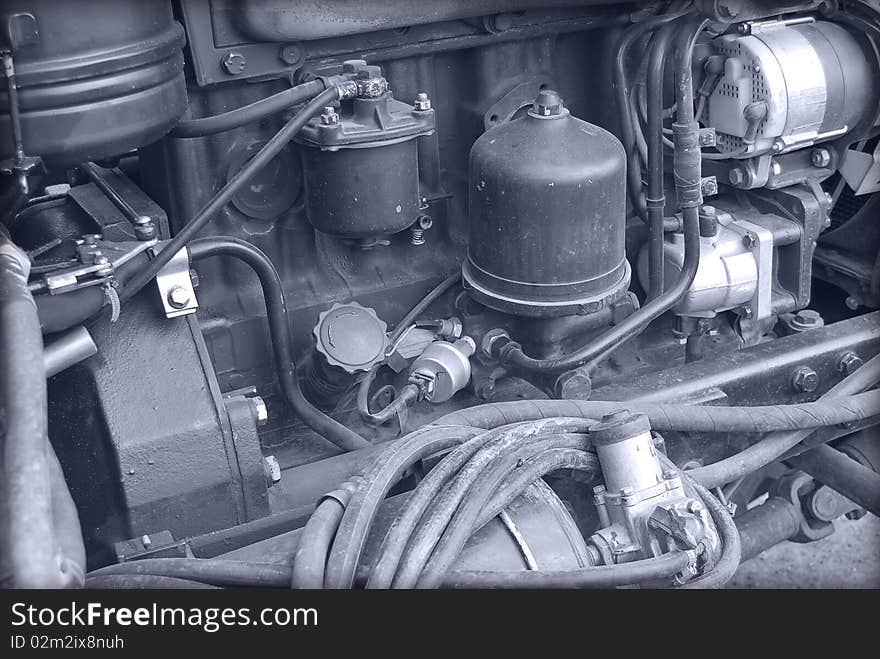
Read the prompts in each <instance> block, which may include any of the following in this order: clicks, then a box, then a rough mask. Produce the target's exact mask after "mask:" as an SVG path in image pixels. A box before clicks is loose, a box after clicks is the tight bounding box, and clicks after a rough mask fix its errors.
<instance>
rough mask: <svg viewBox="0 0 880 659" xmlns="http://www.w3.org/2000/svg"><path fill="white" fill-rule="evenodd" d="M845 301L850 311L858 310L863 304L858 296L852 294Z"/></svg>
mask: <svg viewBox="0 0 880 659" xmlns="http://www.w3.org/2000/svg"><path fill="white" fill-rule="evenodd" d="M843 303H844V304H845V305H846V308H847V309H849V310H850V311H855V310H857V309H858V308H859V307H860V306H861V304H862V303H861V302H860V301H859V300H858V299H857V298H855V297H853V296H852V295H850V296H849V297H847V298H846V300H844V301H843Z"/></svg>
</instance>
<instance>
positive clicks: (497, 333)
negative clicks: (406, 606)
mask: <svg viewBox="0 0 880 659" xmlns="http://www.w3.org/2000/svg"><path fill="white" fill-rule="evenodd" d="M498 339H510V334H508V333H507V330H504V329H501V328H500V327H496V328H494V329H490V330H489V331H488V332H486V333H485V334H484V335H483V340H482V341H480V352H482V353H483V354H484V355H485V356H487V357H491V356H492V346H493V345H494V344H495V342H496V341H497V340H498Z"/></svg>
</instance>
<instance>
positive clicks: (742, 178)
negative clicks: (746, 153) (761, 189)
mask: <svg viewBox="0 0 880 659" xmlns="http://www.w3.org/2000/svg"><path fill="white" fill-rule="evenodd" d="M727 179H728V180H729V181H730V184H731V185H733V186H735V187H737V188H741V187H742V186H744V185H745V183H746V173H745V171H743V169H742V167H734V168H733V169H731V170H730V172H729V173H728V174H727Z"/></svg>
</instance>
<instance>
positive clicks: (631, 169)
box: [614, 11, 683, 222]
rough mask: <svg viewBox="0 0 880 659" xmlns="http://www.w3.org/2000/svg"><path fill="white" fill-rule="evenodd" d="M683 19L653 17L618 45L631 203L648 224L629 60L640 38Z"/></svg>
mask: <svg viewBox="0 0 880 659" xmlns="http://www.w3.org/2000/svg"><path fill="white" fill-rule="evenodd" d="M682 15H683V12H681V11H679V12H677V13H666V14H663V15H661V16H651V17H650V18H646V19H645V20H644V21H642V22H640V23H636V24H635V25H633V26H631V27H630V28H628V29H627V30H626V31H625V32H624V33H623V37H622V38H621V40H620V42H619V43H618V44H617V51H616V55H615V58H614V98H615V100H616V103H617V113H618V115H619V116H620V141H621V144H623V149H624V152H625V153H626V162H627V179H628V182H627V191H628V192H629V197H630V202H631V203H632V206H633V210H634V211H635V212H636V215H638V216H639V217H640V218H642V220H643V221H646V222H647V217H648V216H647V207H646V205H645V196H644V194H642V170H641V167H640V166H639V159H638V154H637V152H636V143H635V132H634V130H633V124H632V119H633V117H632V114H631V112H630V105H629V99H628V94H629V93H630V87H629V83H628V82H627V75H626V58H627V55H628V53H629V49H630V48H631V47H632V45H633V43H635V41H636V40H637V39H638V38H640V37H642V36H643V35H644V34H646V33H647V32H650V31H651V30H653V29H655V28H656V27H658V26H660V25H663V24H664V23H668V22H669V21H672V20H675V19H676V18H679V17H680V16H682Z"/></svg>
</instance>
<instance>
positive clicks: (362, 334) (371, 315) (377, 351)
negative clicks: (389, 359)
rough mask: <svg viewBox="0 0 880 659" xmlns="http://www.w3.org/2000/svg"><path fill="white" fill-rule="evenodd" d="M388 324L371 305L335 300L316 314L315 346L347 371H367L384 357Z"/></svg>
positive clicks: (329, 362)
mask: <svg viewBox="0 0 880 659" xmlns="http://www.w3.org/2000/svg"><path fill="white" fill-rule="evenodd" d="M387 328H388V326H387V325H386V324H385V322H384V321H382V320H380V319H379V317H378V316H376V312H375V311H373V310H372V309H368V308H366V307H362V306H361V305H359V304H358V303H356V302H348V303H346V304H339V303H337V304H334V305H333V306H332V307H330V309H328V310H327V311H325V312H323V313H322V314H321V315H320V316H318V324H317V325H316V326H315V329H314V335H315V341H316V347H317V349H318V352H320V353H321V354H322V355H324V357H325V358H326V359H327V363H328V364H331V365H333V366H338V367H340V368H342V369H345V370H346V371H348V372H349V373H357V372H358V371H368V370H370V369H371V368H372V367H373V365H375V364H378V363H379V362H381V361H382V360H384V359H385V350H386V348H387V347H388V337H387V336H386V334H385V332H386V330H387Z"/></svg>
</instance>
